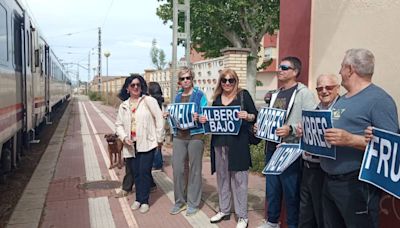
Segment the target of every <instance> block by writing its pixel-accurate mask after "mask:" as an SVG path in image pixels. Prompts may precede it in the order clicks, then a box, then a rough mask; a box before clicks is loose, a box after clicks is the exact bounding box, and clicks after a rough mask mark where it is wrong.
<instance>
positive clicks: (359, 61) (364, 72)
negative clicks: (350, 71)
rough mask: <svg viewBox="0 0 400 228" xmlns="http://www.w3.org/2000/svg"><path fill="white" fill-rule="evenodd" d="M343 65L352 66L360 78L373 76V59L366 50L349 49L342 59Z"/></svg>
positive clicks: (370, 53) (372, 55)
mask: <svg viewBox="0 0 400 228" xmlns="http://www.w3.org/2000/svg"><path fill="white" fill-rule="evenodd" d="M343 63H344V64H346V65H351V66H353V68H354V70H355V71H356V73H357V74H358V75H360V76H368V77H371V76H372V75H373V74H374V66H375V57H374V54H372V52H371V51H369V50H367V49H362V48H360V49H349V50H347V51H346V54H345V56H344V59H343Z"/></svg>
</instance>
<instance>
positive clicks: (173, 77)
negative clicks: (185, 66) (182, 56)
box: [170, 0, 178, 102]
mask: <svg viewBox="0 0 400 228" xmlns="http://www.w3.org/2000/svg"><path fill="white" fill-rule="evenodd" d="M172 11H173V12H172V14H173V16H172V66H171V69H172V72H171V96H170V101H171V102H172V101H173V100H174V99H175V95H176V87H177V83H178V79H177V75H176V67H177V66H176V64H177V62H176V58H177V47H178V0H173V2H172Z"/></svg>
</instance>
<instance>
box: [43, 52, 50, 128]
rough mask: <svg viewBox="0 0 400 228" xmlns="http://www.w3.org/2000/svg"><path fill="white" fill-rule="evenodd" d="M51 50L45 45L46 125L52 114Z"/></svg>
mask: <svg viewBox="0 0 400 228" xmlns="http://www.w3.org/2000/svg"><path fill="white" fill-rule="evenodd" d="M49 56H50V49H49V46H48V45H45V48H44V72H45V74H44V76H45V85H44V88H45V89H44V90H45V96H44V97H45V103H46V123H50V113H51V106H50V73H49V66H50V57H49Z"/></svg>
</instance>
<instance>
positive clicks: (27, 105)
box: [0, 0, 71, 178]
mask: <svg viewBox="0 0 400 228" xmlns="http://www.w3.org/2000/svg"><path fill="white" fill-rule="evenodd" d="M70 94H71V82H70V80H69V79H68V78H67V77H66V75H65V73H64V71H63V68H62V66H61V64H60V63H59V62H58V60H57V58H56V56H55V55H54V53H52V51H51V49H50V47H49V46H48V45H47V43H46V41H45V40H44V39H43V38H42V37H41V35H40V32H39V30H38V29H37V28H36V26H35V25H34V24H33V22H32V21H31V19H30V17H29V15H28V13H27V11H26V10H24V8H23V6H22V5H21V4H20V3H19V1H18V0H0V178H3V176H4V175H3V174H4V173H7V172H9V171H11V170H12V168H13V167H15V166H16V165H17V162H18V159H19V155H20V153H21V152H22V146H23V145H28V142H29V141H30V140H32V139H33V137H34V135H35V128H36V127H37V126H38V125H39V124H41V123H42V122H44V121H45V119H46V118H48V117H49V115H50V113H51V110H52V107H53V106H54V105H56V104H57V103H59V102H62V101H64V100H65V99H67V98H68V97H69V95H70Z"/></svg>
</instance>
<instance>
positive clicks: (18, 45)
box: [13, 15, 22, 71]
mask: <svg viewBox="0 0 400 228" xmlns="http://www.w3.org/2000/svg"><path fill="white" fill-rule="evenodd" d="M21 23H22V18H21V17H19V16H17V15H14V49H13V52H14V64H15V69H16V70H17V71H21V70H22V39H21Z"/></svg>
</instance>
